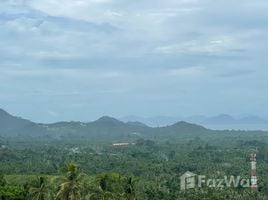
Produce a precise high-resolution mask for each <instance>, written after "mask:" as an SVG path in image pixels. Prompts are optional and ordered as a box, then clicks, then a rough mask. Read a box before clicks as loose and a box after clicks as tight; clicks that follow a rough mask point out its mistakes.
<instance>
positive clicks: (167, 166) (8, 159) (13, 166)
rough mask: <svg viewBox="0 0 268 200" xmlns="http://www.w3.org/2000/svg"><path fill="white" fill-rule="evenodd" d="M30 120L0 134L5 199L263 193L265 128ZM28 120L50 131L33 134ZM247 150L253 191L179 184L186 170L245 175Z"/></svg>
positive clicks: (267, 150)
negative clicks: (254, 185)
mask: <svg viewBox="0 0 268 200" xmlns="http://www.w3.org/2000/svg"><path fill="white" fill-rule="evenodd" d="M8 117H10V116H8ZM5 119H6V122H7V121H9V120H10V119H13V120H14V118H10V119H7V117H6V118H5ZM16 120H19V121H16V123H17V124H19V126H21V124H22V123H21V121H20V119H19V118H16ZM21 120H22V119H21ZM2 121H3V120H2ZM13 122H14V121H13ZM23 122H25V121H23ZM28 123H32V122H28V121H26V124H27V125H26V126H25V128H24V130H23V132H21V133H24V132H25V130H30V131H29V132H30V135H29V134H25V135H24V134H19V135H16V136H15V135H14V134H12V135H11V136H7V134H2V136H1V137H0V162H1V165H0V199H2V200H11V199H12V200H50V199H58V200H80V199H81V200H86V199H88V200H98V199H100V200H105V199H107V200H108V199H116V200H117V199H118V200H120V199H125V200H132V199H136V200H146V199H148V200H154V199H155V200H164V199H165V200H176V199H187V200H188V199H189V200H192V199H193V200H195V199H201V200H203V199H204V200H205V199H211V200H217V199H234V200H236V199H242V200H252V199H260V200H265V199H268V145H267V144H268V133H267V132H263V131H228V130H226V131H214V130H209V129H206V128H204V127H201V126H198V125H194V124H188V123H186V122H179V123H176V124H174V125H172V126H168V127H160V128H150V127H147V126H146V125H143V124H140V123H137V122H135V123H122V122H120V121H117V120H115V119H113V118H107V117H105V118H101V119H100V120H97V121H96V122H93V123H89V124H82V123H78V122H61V123H56V124H52V125H43V124H42V125H40V124H34V125H33V124H31V125H30V126H29V124H28ZM5 124H6V123H5ZM81 124H82V125H81ZM33 126H39V127H45V126H46V127H49V128H47V129H48V130H49V131H46V132H41V135H40V132H39V133H37V134H36V135H34V132H32V131H33V129H32V127H33ZM3 127H4V126H2V132H3V130H4V129H5V130H8V131H9V132H11V129H8V127H9V126H6V127H5V128H3ZM13 127H14V126H13ZM29 127H30V128H29ZM68 130H69V132H68ZM76 130H77V133H78V134H77V136H75V133H76ZM8 131H6V132H5V133H8ZM36 131H38V129H36ZM57 131H58V135H57V136H55V137H52V136H51V135H52V134H53V133H55V132H57ZM134 131H135V132H134ZM12 132H13V133H15V132H16V131H14V129H13V130H12ZM18 132H19V131H18ZM64 132H66V134H65V135H64ZM43 133H44V135H42V134H43ZM252 152H255V153H257V177H258V191H257V192H251V189H250V187H241V186H240V185H239V186H238V187H227V186H228V185H226V184H225V185H223V187H217V186H216V187H214V186H213V187H211V185H205V184H204V185H202V187H195V188H191V189H187V190H181V176H182V175H183V174H184V173H185V172H192V173H194V174H197V175H204V176H206V177H207V178H214V179H220V178H222V177H224V176H240V177H241V178H243V179H250V170H251V169H250V154H251V153H252Z"/></svg>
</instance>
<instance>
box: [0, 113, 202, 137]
mask: <svg viewBox="0 0 268 200" xmlns="http://www.w3.org/2000/svg"><path fill="white" fill-rule="evenodd" d="M201 130H202V131H204V130H207V129H205V128H203V127H201V126H198V125H195V124H189V123H186V122H178V123H175V124H173V125H170V126H166V127H160V128H152V127H149V126H147V125H145V124H143V123H141V122H138V121H135V122H122V121H120V120H117V119H115V118H112V117H108V116H104V117H101V118H100V119H98V120H96V121H93V122H88V123H84V122H75V121H71V122H57V123H53V124H37V123H34V122H31V121H28V120H25V119H22V118H19V117H15V116H12V115H10V114H8V113H7V112H5V111H3V110H1V118H0V136H1V135H2V136H11V137H12V136H24V137H28V136H31V137H49V138H58V139H59V138H65V137H66V138H75V137H77V138H93V139H94V138H95V139H97V138H101V137H105V138H106V139H123V138H137V137H140V136H143V137H153V136H160V135H163V136H164V135H170V134H190V133H191V134H192V133H195V134H199V133H200V131H201Z"/></svg>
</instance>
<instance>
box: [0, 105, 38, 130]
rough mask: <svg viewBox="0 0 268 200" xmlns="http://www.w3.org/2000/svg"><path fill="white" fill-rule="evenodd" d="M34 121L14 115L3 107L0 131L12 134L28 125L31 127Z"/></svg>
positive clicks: (0, 114) (0, 112) (0, 110)
mask: <svg viewBox="0 0 268 200" xmlns="http://www.w3.org/2000/svg"><path fill="white" fill-rule="evenodd" d="M33 124H34V123H33V122H31V121H29V120H26V119H22V118H20V117H15V116H12V115H11V114H9V113H7V112H6V111H4V110H3V109H0V133H1V135H10V134H12V133H13V132H16V131H17V130H23V129H24V128H26V127H30V126H31V125H33Z"/></svg>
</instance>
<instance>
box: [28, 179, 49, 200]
mask: <svg viewBox="0 0 268 200" xmlns="http://www.w3.org/2000/svg"><path fill="white" fill-rule="evenodd" d="M44 182H45V181H44V178H43V177H40V178H39V185H38V187H35V188H34V187H32V188H30V190H29V193H30V196H31V197H32V200H45V199H46V198H45V197H46V196H47V189H46V187H45V183H44Z"/></svg>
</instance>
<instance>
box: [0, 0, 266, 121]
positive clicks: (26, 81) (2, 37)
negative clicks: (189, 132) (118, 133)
mask: <svg viewBox="0 0 268 200" xmlns="http://www.w3.org/2000/svg"><path fill="white" fill-rule="evenodd" d="M267 10H268V1H267V0H254V1H252V0H235V1H234V0H136V1H130V0H128V1H127V0H2V1H1V4H0V44H1V45H0V107H1V108H4V109H6V110H7V111H9V112H11V113H12V114H15V115H19V116H23V117H24V118H28V119H32V120H34V121H40V122H52V121H58V120H82V121H90V120H93V119H96V118H98V117H100V116H102V115H110V116H114V117H122V116H126V115H138V116H143V117H147V116H157V115H165V116H190V115H199V114H202V115H208V116H210V115H216V114H219V113H227V114H232V115H236V116H239V115H248V114H250V115H259V116H268V114H266V113H267V112H268V109H267V108H268V92H267V91H268V89H267V88H268V78H267V76H268V67H267V63H268V62H267V61H268V56H267V52H268V12H267Z"/></svg>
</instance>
